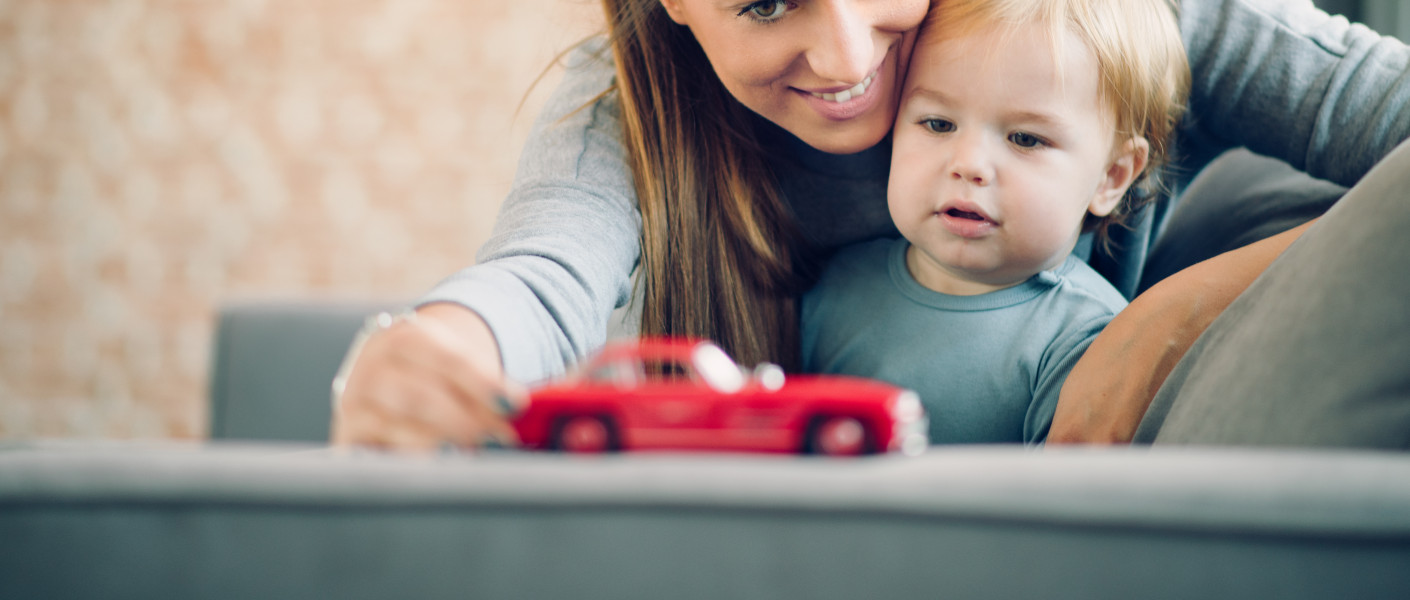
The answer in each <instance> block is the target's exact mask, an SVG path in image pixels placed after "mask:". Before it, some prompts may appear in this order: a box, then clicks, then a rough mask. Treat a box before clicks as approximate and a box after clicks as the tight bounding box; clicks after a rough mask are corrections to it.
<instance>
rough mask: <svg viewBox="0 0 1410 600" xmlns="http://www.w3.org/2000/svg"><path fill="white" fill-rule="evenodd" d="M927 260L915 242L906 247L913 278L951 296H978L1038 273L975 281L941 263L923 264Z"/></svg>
mask: <svg viewBox="0 0 1410 600" xmlns="http://www.w3.org/2000/svg"><path fill="white" fill-rule="evenodd" d="M923 260H925V257H924V256H922V253H921V250H920V248H917V247H916V246H915V245H914V244H911V245H909V246H908V247H907V248H906V271H907V272H909V273H910V274H911V279H914V280H915V281H916V283H919V284H920V285H921V287H924V288H926V289H928V290H931V291H935V292H940V293H942V294H949V295H951V296H978V295H980V294H988V293H991V292H997V291H999V290H1003V289H1008V288H1011V287H1013V286H1016V285H1018V284H1020V283H1023V282H1025V281H1028V279H1029V278H1031V277H1033V275H1035V274H1036V273H1029V274H1027V275H1025V276H1023V277H1021V278H1019V279H1017V280H1014V281H1000V282H984V281H975V280H973V279H970V278H967V277H964V276H963V275H962V274H959V273H956V272H954V271H952V270H949V269H946V268H944V267H941V266H940V265H935V264H933V263H932V265H929V267H931V268H927V265H922V264H921V261H923Z"/></svg>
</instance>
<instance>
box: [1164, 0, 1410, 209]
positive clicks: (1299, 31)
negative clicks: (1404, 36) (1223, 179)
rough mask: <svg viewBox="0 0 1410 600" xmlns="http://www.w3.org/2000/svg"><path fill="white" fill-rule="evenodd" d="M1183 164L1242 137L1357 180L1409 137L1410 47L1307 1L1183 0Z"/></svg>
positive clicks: (1306, 167)
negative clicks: (1188, 81) (1188, 75)
mask: <svg viewBox="0 0 1410 600" xmlns="http://www.w3.org/2000/svg"><path fill="white" fill-rule="evenodd" d="M1181 4H1182V7H1181V15H1180V29H1181V31H1182V33H1183V37H1184V40H1185V44H1186V51H1187V52H1188V54H1189V57H1190V69H1191V71H1192V72H1193V76H1194V79H1193V82H1192V84H1193V85H1192V86H1191V88H1192V89H1191V96H1190V112H1189V114H1188V115H1187V117H1186V119H1185V121H1184V123H1183V126H1182V128H1181V132H1180V136H1181V142H1180V143H1181V151H1182V152H1183V153H1184V154H1185V156H1184V157H1183V160H1182V162H1183V163H1184V164H1185V165H1187V166H1188V165H1202V164H1203V163H1204V162H1207V161H1208V160H1210V159H1212V158H1213V157H1214V155H1216V154H1218V153H1219V152H1220V151H1222V150H1224V149H1227V148H1231V147H1237V146H1246V147H1248V148H1249V149H1250V150H1253V151H1255V152H1257V153H1259V154H1264V155H1267V156H1272V157H1274V158H1279V159H1282V160H1284V161H1286V162H1288V163H1289V164H1291V165H1293V166H1294V167H1297V168H1298V169H1300V170H1303V171H1305V172H1307V173H1308V174H1311V175H1313V176H1315V177H1319V178H1322V179H1328V180H1331V181H1334V182H1337V183H1340V184H1342V185H1348V186H1349V185H1352V184H1354V183H1355V182H1356V181H1357V180H1359V179H1360V178H1361V176H1362V175H1364V174H1365V173H1366V172H1367V171H1368V170H1370V168H1371V166H1372V165H1374V164H1375V163H1376V162H1377V161H1379V160H1380V159H1381V158H1382V157H1384V156H1385V155H1387V154H1389V153H1390V151H1391V150H1392V149H1393V148H1395V146H1396V144H1398V143H1399V142H1400V141H1401V140H1403V139H1406V138H1407V136H1410V108H1408V107H1410V73H1407V65H1410V49H1407V47H1406V45H1405V44H1403V43H1401V42H1399V41H1397V40H1395V39H1393V38H1387V37H1381V36H1379V35H1377V34H1376V33H1375V32H1373V31H1371V30H1370V29H1367V28H1366V27H1364V26H1361V25H1353V24H1350V23H1348V22H1347V21H1346V20H1345V19H1344V18H1342V17H1331V16H1328V15H1327V14H1326V13H1323V12H1321V11H1320V10H1318V9H1317V8H1315V7H1314V6H1313V5H1312V3H1311V2H1310V0H1184V1H1183V2H1182V3H1181Z"/></svg>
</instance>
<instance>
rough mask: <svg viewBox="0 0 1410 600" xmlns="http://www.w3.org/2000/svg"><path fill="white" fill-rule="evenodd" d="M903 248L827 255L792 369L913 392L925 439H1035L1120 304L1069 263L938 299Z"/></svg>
mask: <svg viewBox="0 0 1410 600" xmlns="http://www.w3.org/2000/svg"><path fill="white" fill-rule="evenodd" d="M909 246H910V244H909V242H907V241H906V240H904V239H899V240H875V241H871V242H864V243H861V244H856V245H853V246H849V247H847V248H844V249H842V250H841V251H839V252H838V254H837V255H836V256H834V257H833V258H832V260H831V262H829V263H828V267H827V270H826V271H825V272H824V274H823V276H822V279H821V280H819V282H818V285H817V286H816V287H814V288H813V290H812V291H810V292H808V294H807V295H806V296H805V297H804V299H803V317H802V318H803V368H804V370H805V371H809V372H818V373H834V374H846V375H857V376H862V377H871V378H874V379H880V380H883V381H887V382H890V383H892V384H895V385H899V386H902V387H906V388H910V389H912V390H915V391H916V392H917V393H918V394H920V398H921V403H922V404H924V405H925V409H926V412H927V413H928V414H929V416H930V442H931V443H932V444H979V443H1002V442H1025V443H1037V442H1041V441H1043V440H1044V439H1045V438H1046V437H1047V435H1048V428H1049V426H1050V425H1051V424H1052V420H1053V411H1054V409H1056V408H1057V401H1058V393H1059V392H1060V391H1061V390H1062V384H1063V382H1064V381H1066V380H1067V374H1068V373H1069V372H1070V371H1071V370H1072V366H1073V364H1075V363H1076V362H1077V359H1079V358H1081V357H1082V353H1083V352H1085V351H1086V350H1087V346H1088V345H1090V344H1091V343H1092V338H1094V337H1096V335H1097V333H1099V332H1101V330H1102V328H1103V327H1105V326H1106V324H1107V322H1108V321H1110V320H1111V318H1112V317H1113V316H1115V315H1116V313H1117V312H1118V311H1120V310H1121V309H1122V308H1124V307H1125V306H1126V300H1125V298H1123V297H1122V296H1121V293H1120V292H1117V291H1116V288H1114V287H1112V285H1111V283H1109V282H1107V280H1106V279H1104V278H1103V277H1102V276H1101V275H1099V274H1097V272H1096V271H1094V270H1092V268H1091V267H1089V266H1088V265H1087V264H1086V263H1084V262H1082V261H1080V260H1078V259H1077V258H1075V257H1072V256H1069V257H1068V258H1067V260H1066V261H1065V262H1063V263H1062V264H1061V265H1059V266H1058V267H1057V268H1055V269H1053V270H1050V271H1043V272H1042V273H1038V274H1037V275H1034V276H1033V277H1031V278H1029V279H1028V280H1027V281H1025V282H1023V283H1020V284H1018V285H1016V286H1013V287H1009V288H1004V289H1002V290H998V291H995V292H990V293H987V294H979V295H974V296H953V295H950V294H942V293H940V292H936V291H934V290H931V289H928V288H926V287H924V286H922V285H920V283H918V282H916V280H915V278H914V277H912V276H911V274H910V272H909V270H907V268H906V248H908V247H909Z"/></svg>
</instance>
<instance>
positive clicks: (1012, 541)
mask: <svg viewBox="0 0 1410 600" xmlns="http://www.w3.org/2000/svg"><path fill="white" fill-rule="evenodd" d="M0 540H3V542H0V581H4V582H6V587H7V588H8V592H10V594H7V595H11V594H12V595H13V597H24V598H28V597H35V598H38V597H84V596H101V597H104V598H144V599H148V598H164V597H172V598H177V597H179V598H281V597H283V598H295V597H297V598H309V597H337V598H342V599H348V598H389V597H414V598H492V597H514V598H520V597H523V598H538V597H543V598H549V597H555V598H623V597H626V598H636V597H640V598H661V597H668V598H686V599H690V598H824V599H825V598H873V597H875V598H883V597H935V596H944V597H947V598H1006V597H1048V598H1094V597H1140V598H1196V597H1198V598H1241V599H1242V598H1249V597H1269V598H1326V597H1343V596H1355V597H1384V598H1406V597H1410V569H1406V568H1405V565H1407V564H1410V456H1406V455H1403V454H1388V453H1387V454H1381V453H1369V452H1368V453H1351V452H1345V453H1342V452H1338V453H1311V452H1296V453H1294V452H1289V453H1272V452H1235V451H1212V450H1198V449H1169V450H1161V449H1141V448H1134V449H1133V448H1122V449H1105V450H1084V449H1062V450H1057V449H1054V450H1047V451H1039V452H1034V451H1027V450H1023V449H1021V448H984V447H979V448H962V447H961V448H946V449H935V450H932V451H931V452H930V453H928V454H926V455H924V456H922V457H918V458H914V459H907V458H902V457H880V458H868V459H860V460H845V459H842V460H838V459H821V458H799V457H756V456H731V455H672V454H660V455H649V454H645V455H620V456H608V457H599V458H584V457H572V456H559V455H550V454H528V453H517V452H495V453H484V454H481V455H478V456H451V457H436V458H398V457H389V456H382V455H357V456H335V455H332V454H331V453H330V452H328V451H326V450H318V449H312V450H299V449H290V448H277V447H257V448H234V447H226V446H220V447H198V446H191V447H183V448H177V447H168V446H133V445H52V444H50V445H30V446H20V447H14V448H11V449H9V450H4V451H0Z"/></svg>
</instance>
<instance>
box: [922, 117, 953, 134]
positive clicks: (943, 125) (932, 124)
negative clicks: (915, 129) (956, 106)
mask: <svg viewBox="0 0 1410 600" xmlns="http://www.w3.org/2000/svg"><path fill="white" fill-rule="evenodd" d="M920 124H921V126H922V127H925V128H926V129H929V130H930V131H931V133H950V132H951V131H954V130H955V124H954V123H951V122H949V121H946V120H945V119H925V120H922V121H921V122H920Z"/></svg>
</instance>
